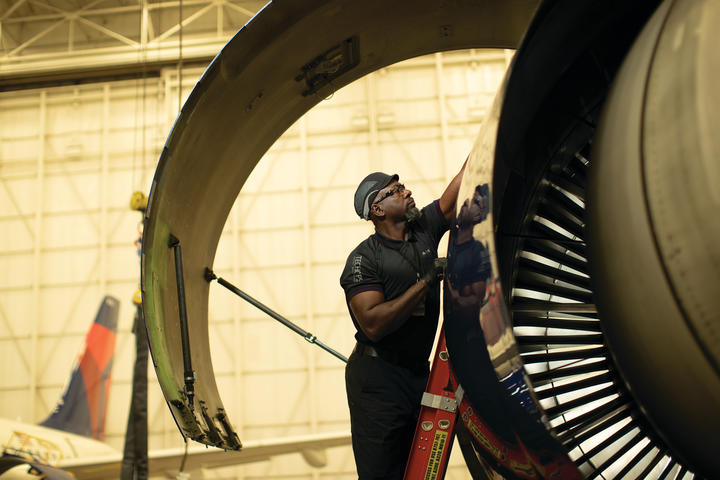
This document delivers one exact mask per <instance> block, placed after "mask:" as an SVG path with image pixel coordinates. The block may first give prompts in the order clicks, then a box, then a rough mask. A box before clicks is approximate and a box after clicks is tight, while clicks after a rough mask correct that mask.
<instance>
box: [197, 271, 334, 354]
mask: <svg viewBox="0 0 720 480" xmlns="http://www.w3.org/2000/svg"><path fill="white" fill-rule="evenodd" d="M205 280H207V281H208V282H211V281H213V280H217V282H218V283H219V284H220V285H222V286H223V287H225V288H227V289H228V290H230V291H231V292H233V293H234V294H235V295H237V296H238V297H240V298H242V299H243V300H245V301H246V302H248V303H249V304H251V305H253V306H254V307H256V308H258V309H260V310H262V311H263V312H265V313H267V314H268V315H270V316H271V317H272V318H274V319H275V320H277V321H278V322H280V323H282V324H283V325H285V326H286V327H288V328H289V329H290V330H292V331H293V332H295V333H297V334H298V335H300V336H301V337H303V338H304V339H305V340H307V341H308V342H310V343H313V344H315V345H317V346H318V347H320V348H322V349H323V350H325V351H326V352H328V353H330V354H332V355H334V356H336V357H337V358H339V359H340V360H342V361H343V362H345V363H347V357H345V356H343V355H342V354H340V353H339V352H337V351H336V350H333V349H332V348H330V347H328V346H327V345H325V344H324V343H323V342H321V341H320V340H318V339H317V337H316V336H315V335H313V334H312V333H310V332H306V331H305V330H303V329H302V328H300V327H298V326H297V325H295V324H294V323H292V322H291V321H290V320H288V319H287V318H285V317H283V316H282V315H280V314H279V313H277V312H276V311H274V310H272V309H271V308H269V307H267V306H265V305H264V304H262V303H261V302H259V301H258V300H255V299H254V298H253V297H251V296H250V295H248V294H247V293H245V292H243V291H242V290H240V289H239V288H237V287H236V286H235V285H233V284H232V283H230V282H228V281H227V280H225V279H224V278H222V277H218V276H216V275H215V273H213V271H212V270H210V269H209V268H206V269H205Z"/></svg>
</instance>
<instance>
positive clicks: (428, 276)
mask: <svg viewBox="0 0 720 480" xmlns="http://www.w3.org/2000/svg"><path fill="white" fill-rule="evenodd" d="M446 265H447V258H434V259H433V262H432V264H431V265H430V266H429V268H428V270H427V272H425V275H423V276H422V279H421V280H425V282H426V283H427V284H428V286H429V287H432V286H434V285H435V284H436V283H437V282H438V281H439V280H442V278H443V276H444V275H445V266H446Z"/></svg>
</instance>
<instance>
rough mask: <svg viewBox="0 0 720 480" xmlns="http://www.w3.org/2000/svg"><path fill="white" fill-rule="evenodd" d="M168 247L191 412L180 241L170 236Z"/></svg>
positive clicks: (191, 382) (191, 384) (191, 376)
mask: <svg viewBox="0 0 720 480" xmlns="http://www.w3.org/2000/svg"><path fill="white" fill-rule="evenodd" d="M168 247H170V248H172V249H173V250H174V253H175V279H176V281H177V297H178V313H179V314H180V339H181V340H182V354H183V367H184V369H185V378H184V380H185V396H186V397H187V399H188V406H189V408H190V410H193V408H194V403H193V399H194V398H195V371H193V369H192V358H191V357H190V335H189V333H188V320H187V308H186V306H185V277H184V276H183V265H182V247H181V246H180V240H178V239H177V237H176V236H175V235H173V234H170V238H169V240H168Z"/></svg>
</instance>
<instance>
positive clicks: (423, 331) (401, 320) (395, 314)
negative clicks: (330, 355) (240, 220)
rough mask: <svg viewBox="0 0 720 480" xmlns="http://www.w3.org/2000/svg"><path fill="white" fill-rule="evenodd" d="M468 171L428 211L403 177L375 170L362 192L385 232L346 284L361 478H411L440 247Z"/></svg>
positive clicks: (362, 252)
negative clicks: (417, 203) (410, 460)
mask: <svg viewBox="0 0 720 480" xmlns="http://www.w3.org/2000/svg"><path fill="white" fill-rule="evenodd" d="M464 169H465V165H464V164H463V167H462V169H461V170H460V172H459V173H458V174H457V175H456V176H455V178H454V179H453V180H452V181H451V182H450V185H448V187H447V188H446V190H445V192H444V193H443V194H442V196H441V197H440V199H439V200H435V201H434V202H432V203H431V204H429V205H427V206H426V207H424V208H423V209H422V210H418V209H417V208H416V207H415V201H414V200H413V198H412V192H411V191H410V190H409V189H406V188H405V186H404V185H403V184H401V183H399V182H398V180H399V178H398V176H397V175H388V174H385V173H381V172H375V173H371V174H370V175H368V176H367V177H365V179H363V181H362V182H360V185H359V186H358V188H357V190H356V191H355V211H356V212H357V214H358V215H359V216H360V217H361V218H363V219H365V220H369V221H372V222H373V224H374V226H375V233H374V234H373V235H371V236H370V237H368V238H367V239H366V240H364V241H363V242H362V243H360V245H358V246H357V248H355V250H353V251H352V252H351V253H350V255H349V257H348V259H347V263H346V264H345V269H344V270H343V273H342V276H341V278H340V284H341V285H342V287H343V289H344V290H345V296H346V299H347V303H348V308H349V310H350V316H351V317H352V320H353V323H354V324H355V328H356V329H357V333H356V334H355V338H356V340H357V344H356V346H355V349H354V350H353V352H352V354H351V355H350V358H349V359H348V364H347V367H346V369H345V382H346V389H347V395H348V405H349V407H350V422H351V431H352V443H353V452H354V454H355V464H356V465H357V471H358V475H359V477H360V479H361V480H366V479H380V478H382V479H401V478H402V477H403V473H404V471H405V463H406V461H407V458H408V454H409V450H410V446H411V444H412V438H413V434H414V431H415V424H416V423H417V418H418V415H419V412H420V400H421V397H422V393H423V391H424V390H425V385H426V384H427V379H428V358H429V356H430V351H431V350H432V345H433V340H434V338H435V331H436V329H437V321H438V315H439V310H440V285H439V282H438V280H439V279H440V278H441V276H442V270H443V269H442V262H439V261H438V259H437V246H438V242H439V241H440V238H441V237H442V235H443V233H445V232H446V231H447V230H448V227H449V222H450V219H451V218H452V216H453V214H454V212H455V202H456V200H457V195H458V189H459V187H460V179H461V178H462V173H463V170H464Z"/></svg>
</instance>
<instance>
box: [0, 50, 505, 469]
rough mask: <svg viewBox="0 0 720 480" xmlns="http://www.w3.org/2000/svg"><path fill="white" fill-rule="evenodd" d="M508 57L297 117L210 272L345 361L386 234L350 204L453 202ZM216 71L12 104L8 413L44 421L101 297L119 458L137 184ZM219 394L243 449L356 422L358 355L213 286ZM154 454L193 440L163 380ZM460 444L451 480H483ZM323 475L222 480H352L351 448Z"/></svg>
mask: <svg viewBox="0 0 720 480" xmlns="http://www.w3.org/2000/svg"><path fill="white" fill-rule="evenodd" d="M510 55H511V54H510V53H509V52H505V51H490V50H487V51H486V50H482V51H481V50H470V51H458V52H446V53H440V54H435V55H430V56H426V57H421V58H417V59H413V60H410V61H407V62H404V63H401V64H397V65H393V66H391V67H388V68H385V69H383V70H380V71H378V72H375V73H373V74H371V75H369V76H368V77H365V78H363V79H361V80H359V81H357V82H355V83H353V84H351V85H349V86H348V87H346V88H344V89H342V90H340V91H338V92H336V93H335V94H333V95H332V96H331V97H329V98H327V99H326V100H325V101H323V102H321V103H320V104H319V105H318V106H317V107H316V108H314V109H313V110H311V111H310V112H309V113H308V114H307V115H305V116H304V117H303V118H301V119H300V120H299V121H298V122H297V123H296V124H295V125H293V126H292V127H291V128H290V129H289V130H288V131H287V132H286V133H285V134H284V135H283V136H282V137H281V138H280V139H279V140H278V141H277V142H276V144H275V145H274V146H273V147H272V148H271V149H270V151H268V153H267V154H266V155H265V156H264V158H263V159H262V160H261V161H260V163H259V165H258V167H257V168H256V169H255V171H254V172H253V174H252V175H251V177H250V179H249V180H248V181H247V183H246V184H245V185H244V187H243V189H242V191H241V193H240V196H239V197H238V200H237V202H236V204H235V206H234V207H233V210H232V212H231V214H230V216H229V217H228V221H227V224H226V225H225V229H224V231H223V235H222V237H221V241H220V245H219V248H218V252H217V256H216V259H215V264H214V265H213V266H212V267H213V269H214V270H215V272H216V273H217V274H218V275H220V276H223V277H225V278H226V279H228V280H229V281H231V282H233V283H235V284H236V285H237V286H238V287H239V288H241V289H243V290H244V291H246V292H247V293H249V294H250V295H252V296H254V297H255V298H257V299H259V300H260V301H262V302H263V303H265V304H266V305H268V306H269V307H271V308H272V309H274V310H276V311H278V312H279V313H281V314H283V315H284V316H286V317H288V318H289V319H290V320H291V321H293V322H296V323H298V324H299V325H301V326H302V327H303V328H305V329H306V330H308V331H310V332H312V333H314V334H315V335H317V337H318V338H319V339H321V340H322V341H324V342H325V343H327V344H329V345H330V346H332V347H333V348H335V349H337V350H339V351H340V352H342V353H344V354H345V355H349V353H350V351H351V349H352V346H353V343H354V341H353V338H352V335H353V327H352V324H351V322H350V320H349V318H348V315H347V309H346V306H345V302H344V298H343V295H342V291H341V289H340V287H339V284H338V277H339V274H340V271H341V270H342V266H343V264H344V261H345V258H346V255H347V254H348V252H349V251H350V250H351V249H352V248H353V247H354V246H355V245H356V244H357V242H359V241H360V240H361V239H362V238H364V237H365V236H366V235H368V234H369V233H370V231H371V229H370V225H369V224H367V223H366V222H363V221H361V220H360V219H358V218H357V216H356V215H355V213H354V211H353V208H352V194H353V192H354V189H355V187H356V185H357V182H358V181H359V180H360V179H361V178H362V177H363V176H364V175H366V174H367V173H369V172H370V171H374V170H384V171H388V172H392V173H398V174H399V175H400V177H401V181H403V182H404V183H405V184H406V186H408V187H409V188H411V189H412V190H413V194H414V196H415V198H416V201H417V203H418V204H425V203H427V202H429V201H431V200H432V199H433V198H436V197H437V196H439V194H440V193H441V192H442V189H443V188H444V185H445V184H446V183H447V181H449V179H450V178H451V177H452V176H453V175H454V174H455V173H456V172H457V170H458V168H459V166H460V164H461V163H462V161H463V160H464V158H465V156H466V155H467V153H468V152H469V150H470V147H471V145H472V142H473V140H474V137H475V135H476V133H477V129H478V127H479V125H480V123H481V122H482V119H483V117H484V115H485V112H486V111H487V110H488V108H489V105H490V102H491V100H492V98H493V95H494V92H495V90H496V88H497V86H498V84H499V82H500V80H501V78H502V75H503V73H504V71H505V68H506V66H507V63H508V62H509V59H510ZM201 73H202V70H201V69H185V70H183V74H182V87H181V89H180V92H178V74H177V71H176V70H174V69H168V70H165V71H163V74H162V75H161V76H160V77H159V78H152V79H138V80H128V81H122V82H107V83H93V84H86V85H77V86H64V87H56V88H44V89H41V90H26V91H20V92H6V93H2V94H0V405H3V412H2V415H3V416H6V417H9V418H17V417H21V418H22V419H23V420H25V421H31V422H37V421H40V420H42V418H44V416H45V415H46V414H47V413H48V412H49V411H50V410H51V409H52V407H53V406H54V404H55V402H56V400H57V398H58V397H59V395H60V393H61V391H62V387H63V385H64V382H65V381H66V379H67V375H68V373H69V370H70V368H71V364H72V362H73V359H74V357H75V355H76V354H77V353H78V351H79V350H80V348H81V347H82V342H83V337H84V334H85V331H86V329H87V327H88V325H89V322H90V321H91V319H92V318H93V316H94V314H95V310H96V309H97V306H98V304H99V302H100V299H101V298H102V296H103V295H105V294H111V295H114V296H116V297H118V298H119V299H120V300H121V302H122V308H121V312H120V315H121V316H120V322H119V327H118V330H119V335H118V344H117V347H116V356H115V364H114V371H113V378H114V380H113V389H112V393H111V399H110V409H111V411H112V415H111V416H110V418H109V419H108V424H107V429H106V431H107V441H108V443H110V444H111V445H113V446H115V447H117V448H119V449H121V448H122V445H123V441H124V432H125V423H126V420H127V413H128V406H129V398H130V388H131V385H130V381H131V377H132V363H133V361H134V339H133V337H132V333H131V328H132V315H133V312H134V308H133V306H132V303H131V297H132V295H133V293H134V292H135V290H136V289H137V285H138V283H139V268H138V257H137V253H136V249H135V246H134V245H133V242H134V240H135V239H136V238H137V236H138V228H139V221H140V214H139V213H138V212H133V211H131V210H130V208H129V206H128V205H129V199H130V195H131V193H132V192H133V191H134V190H141V191H144V192H147V190H148V189H149V186H150V182H151V180H152V175H153V173H154V168H155V162H156V160H157V158H158V156H159V154H160V151H161V149H162V145H163V143H164V141H165V138H166V136H167V134H168V132H169V131H170V128H171V126H172V122H173V121H174V119H175V116H176V114H177V111H178V101H179V97H181V96H185V95H187V94H188V93H189V91H190V90H191V89H192V86H193V85H194V83H195V82H196V80H197V78H198V77H199V76H200V74H201ZM209 318H210V340H211V345H212V352H213V364H214V368H215V372H216V377H217V380H218V387H219V389H220V392H221V395H222V397H223V401H224V404H225V406H226V408H227V409H228V414H229V417H230V419H231V420H232V421H233V422H234V423H235V424H236V428H237V431H238V433H239V434H240V438H241V439H243V440H252V439H261V438H270V437H283V436H288V435H297V434H303V433H309V432H323V431H327V432H330V431H338V430H344V429H347V428H348V426H349V421H348V413H347V406H346V400H345V394H344V380H343V364H342V363H341V362H340V361H339V360H337V359H336V358H334V357H332V356H330V355H329V354H327V353H325V352H323V351H322V350H320V349H318V348H316V347H313V346H311V345H309V344H308V343H307V342H305V341H304V340H303V339H302V338H300V337H298V336H296V335H295V334H294V333H292V332H291V331H289V330H287V329H285V328H284V327H283V326H281V325H280V324H278V323H276V322H275V321H273V320H271V319H269V318H268V317H266V316H265V315H264V314H262V313H261V312H260V311H259V310H256V309H255V308H254V307H252V306H250V305H248V304H245V303H244V302H242V300H240V299H239V298H237V297H235V296H233V295H231V294H230V293H229V292H227V291H225V290H223V289H221V287H219V286H218V285H216V284H215V285H213V286H212V287H211V292H210V311H209ZM149 377H150V382H151V386H150V399H149V429H150V443H149V445H150V448H151V449H154V448H168V447H173V446H178V445H181V443H182V441H181V438H180V435H179V433H178V431H177V428H176V426H175V424H174V422H173V420H172V418H171V416H170V415H169V412H168V409H167V407H166V405H165V403H164V399H163V397H162V394H161V392H160V389H159V388H158V387H157V385H156V383H155V382H154V373H153V372H152V371H150V375H149ZM459 457H460V456H459V449H457V448H456V449H455V458H454V460H453V465H454V466H453V467H452V468H451V469H450V472H449V474H448V476H447V478H449V479H453V478H458V479H461V478H469V475H468V474H467V473H466V471H465V467H464V465H463V463H462V460H461V459H460V458H459ZM328 460H329V465H328V467H326V468H324V469H321V470H316V471H313V470H312V469H310V468H309V467H307V466H306V465H305V464H304V462H303V461H302V459H301V458H300V456H298V455H292V456H285V457H278V458H276V459H273V460H272V461H271V462H265V463H261V464H257V465H251V466H246V467H238V468H231V469H223V470H218V471H213V472H208V473H207V477H208V478H242V479H251V478H298V479H300V478H353V474H354V464H353V460H352V453H351V451H350V449H349V448H341V449H334V450H331V451H329V452H328Z"/></svg>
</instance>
